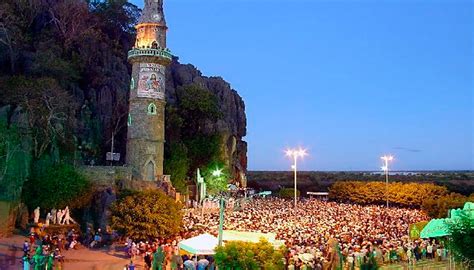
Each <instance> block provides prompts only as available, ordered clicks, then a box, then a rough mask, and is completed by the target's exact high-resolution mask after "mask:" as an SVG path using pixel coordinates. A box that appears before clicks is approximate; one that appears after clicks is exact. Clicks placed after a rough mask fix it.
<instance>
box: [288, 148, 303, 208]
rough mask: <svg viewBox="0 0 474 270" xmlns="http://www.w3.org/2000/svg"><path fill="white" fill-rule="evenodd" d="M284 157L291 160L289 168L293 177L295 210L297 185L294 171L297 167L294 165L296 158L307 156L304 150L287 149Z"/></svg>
mask: <svg viewBox="0 0 474 270" xmlns="http://www.w3.org/2000/svg"><path fill="white" fill-rule="evenodd" d="M286 155H287V156H288V157H291V158H293V165H291V167H292V168H293V171H294V177H295V208H296V204H297V185H296V170H297V167H296V164H297V160H298V157H300V158H303V157H304V156H306V155H307V153H306V150H304V149H301V148H299V149H288V150H286Z"/></svg>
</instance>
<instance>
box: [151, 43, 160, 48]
mask: <svg viewBox="0 0 474 270" xmlns="http://www.w3.org/2000/svg"><path fill="white" fill-rule="evenodd" d="M151 48H152V49H158V43H157V42H156V41H153V43H151Z"/></svg>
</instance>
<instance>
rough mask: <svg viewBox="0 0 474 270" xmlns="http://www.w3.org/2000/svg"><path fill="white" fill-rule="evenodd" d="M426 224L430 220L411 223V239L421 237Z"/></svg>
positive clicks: (409, 231) (409, 229) (409, 232)
mask: <svg viewBox="0 0 474 270" xmlns="http://www.w3.org/2000/svg"><path fill="white" fill-rule="evenodd" d="M426 224H428V221H421V222H417V223H413V224H410V226H409V227H408V235H409V236H410V239H412V240H415V239H419V238H420V234H421V231H422V230H423V228H424V227H425V226H426Z"/></svg>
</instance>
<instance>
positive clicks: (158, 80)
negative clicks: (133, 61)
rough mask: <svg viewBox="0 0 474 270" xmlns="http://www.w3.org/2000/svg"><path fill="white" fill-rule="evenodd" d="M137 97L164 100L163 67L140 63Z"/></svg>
mask: <svg viewBox="0 0 474 270" xmlns="http://www.w3.org/2000/svg"><path fill="white" fill-rule="evenodd" d="M138 76H139V79H138V87H137V96H138V97H144V98H155V99H165V67H163V66H162V65H160V64H153V63H140V71H139V73H138Z"/></svg>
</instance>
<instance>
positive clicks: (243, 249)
mask: <svg viewBox="0 0 474 270" xmlns="http://www.w3.org/2000/svg"><path fill="white" fill-rule="evenodd" d="M284 254H285V250H284V248H283V247H282V248H281V249H275V248H274V247H273V246H272V245H271V244H270V243H269V242H268V241H266V240H264V239H261V240H260V241H259V242H258V243H250V242H241V241H231V242H227V243H226V244H225V246H222V247H218V248H217V249H216V254H215V256H214V257H215V259H216V264H217V266H218V267H219V269H223V270H231V269H249V270H253V269H255V270H256V269H265V270H270V269H271V270H278V269H285V264H284Z"/></svg>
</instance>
